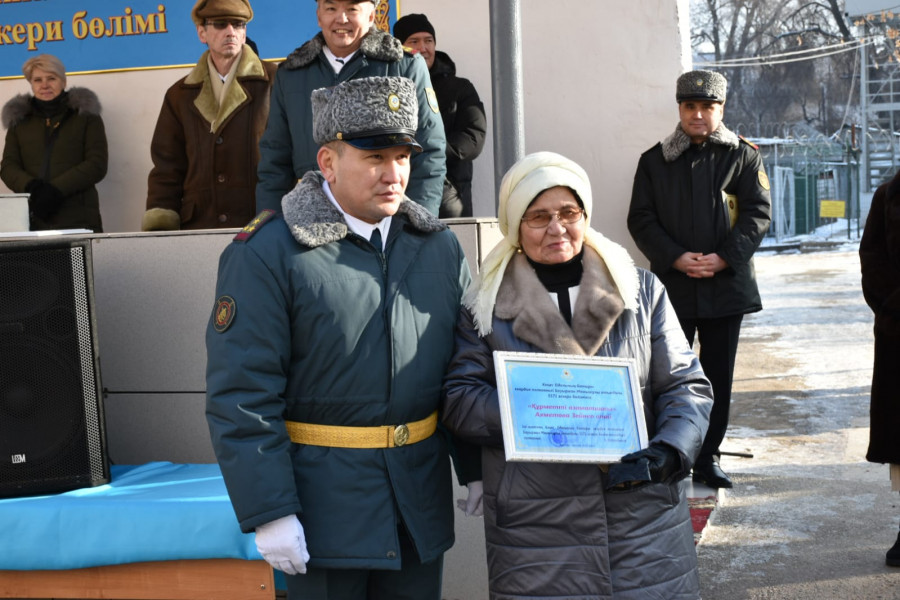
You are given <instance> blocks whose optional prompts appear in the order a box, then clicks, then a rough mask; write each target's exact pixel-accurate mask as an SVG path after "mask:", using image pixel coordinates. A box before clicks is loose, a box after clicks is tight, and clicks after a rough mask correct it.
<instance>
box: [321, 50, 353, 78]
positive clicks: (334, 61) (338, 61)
mask: <svg viewBox="0 0 900 600" xmlns="http://www.w3.org/2000/svg"><path fill="white" fill-rule="evenodd" d="M322 51H323V52H324V53H325V57H326V58H327V59H328V64H330V65H331V68H332V69H334V72H335V74H337V73H340V72H341V69H343V68H344V65H345V64H347V63H348V62H350V59H351V58H353V55H354V54H356V53H357V52H359V50H354V51H353V52H351V53H350V54H348V55H347V56H342V57H340V58H338V57H337V56H335V55H334V52H332V51H331V50H329V48H328V46H325V47H324V48H322Z"/></svg>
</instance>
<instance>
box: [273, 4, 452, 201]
mask: <svg viewBox="0 0 900 600" xmlns="http://www.w3.org/2000/svg"><path fill="white" fill-rule="evenodd" d="M307 2H308V0H307ZM376 4H379V3H378V2H375V0H316V18H317V20H318V24H319V27H320V28H321V31H320V32H319V33H317V34H316V35H315V37H313V38H312V39H311V40H309V41H308V42H306V43H305V44H303V45H302V46H301V47H299V48H298V49H296V50H294V51H293V52H292V53H291V54H290V55H289V56H288V57H287V59H286V60H285V61H284V62H283V63H281V65H280V67H279V69H278V74H277V76H276V78H275V86H274V87H273V89H272V107H271V110H270V113H269V123H268V125H267V126H266V132H265V134H264V135H263V137H262V140H261V141H260V161H259V185H258V186H257V188H256V204H257V208H258V209H260V210H262V209H273V210H277V211H280V210H281V208H282V206H281V201H282V198H283V197H284V195H285V194H287V193H288V192H289V191H291V190H292V189H293V188H294V184H296V183H297V180H298V179H300V178H301V177H303V174H304V173H306V172H307V171H312V170H315V169H317V168H318V165H317V164H316V155H317V153H318V151H319V148H318V146H317V145H316V143H315V142H314V141H313V135H312V107H311V101H310V96H311V94H312V91H313V90H315V89H317V88H322V87H332V86H335V85H338V84H339V83H342V82H344V81H348V80H351V79H361V78H363V77H373V76H390V77H397V76H399V77H406V78H407V79H411V80H412V81H413V82H414V83H415V84H416V96H417V101H418V104H419V109H418V110H419V114H418V118H419V125H418V129H417V130H416V139H417V140H418V141H419V143H420V144H421V145H422V152H419V153H416V154H415V155H414V156H413V157H412V161H411V167H412V172H411V173H410V176H409V186H408V187H407V190H406V195H407V196H408V197H409V198H410V199H412V200H414V201H415V202H418V203H419V204H421V205H422V206H424V207H425V208H426V209H428V211H429V212H431V213H432V214H433V215H437V214H438V208H439V207H440V204H441V197H442V196H443V193H444V175H445V174H446V172H447V168H446V162H445V147H446V139H445V135H444V125H443V123H442V121H441V115H440V112H439V109H438V101H437V96H436V95H435V93H434V90H433V89H432V85H431V77H430V76H429V75H428V66H427V65H426V64H425V61H424V60H423V59H422V57H420V56H415V55H413V54H410V53H409V52H404V50H403V46H402V44H401V43H400V41H399V40H397V39H396V38H394V37H393V36H391V34H390V33H387V32H385V31H381V30H380V29H378V27H377V26H376V25H375V17H376ZM298 5H299V3H298ZM298 10H300V9H298Z"/></svg>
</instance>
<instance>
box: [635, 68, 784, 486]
mask: <svg viewBox="0 0 900 600" xmlns="http://www.w3.org/2000/svg"><path fill="white" fill-rule="evenodd" d="M726 87H727V82H726V81H725V78H724V77H723V76H722V75H720V74H719V73H714V72H712V71H690V72H688V73H684V74H683V75H681V77H679V78H678V82H677V85H676V94H675V99H676V101H677V102H678V112H679V116H680V122H679V123H678V125H677V126H676V127H675V131H674V132H673V133H672V134H671V135H669V136H668V137H667V138H666V139H665V140H663V141H662V142H661V143H659V144H656V145H655V146H654V147H653V148H651V149H650V150H648V151H647V152H645V153H644V154H643V155H641V158H640V161H639V162H638V168H637V172H636V173H635V175H634V188H633V190H632V195H631V207H630V208H629V211H628V230H629V231H630V232H631V237H633V238H634V241H635V243H636V244H637V246H638V248H640V250H641V252H643V253H644V255H645V256H646V257H647V258H648V259H649V260H650V269H651V270H652V271H653V272H654V273H655V274H656V275H657V276H658V277H659V278H660V279H661V280H662V282H663V283H664V284H665V286H666V289H667V291H668V292H669V297H670V299H671V300H672V305H673V306H674V307H675V312H676V313H677V314H678V319H679V321H680V322H681V327H682V329H683V330H684V334H685V336H686V337H687V340H688V343H689V344H691V345H693V343H694V337H695V335H696V336H697V337H698V339H699V341H700V364H701V365H703V371H704V372H705V373H706V376H707V377H708V378H709V380H710V383H712V387H713V396H714V398H713V400H714V403H713V409H712V413H711V414H710V419H709V431H708V432H707V434H706V438H705V439H704V441H703V447H702V448H701V449H700V456H699V457H698V458H697V462H696V463H695V464H694V473H693V478H694V481H699V482H701V483H705V484H707V485H709V486H711V487H715V488H721V487H725V488H730V487H731V486H732V483H731V480H730V479H729V478H728V475H726V474H725V473H724V472H723V471H722V469H721V468H720V467H719V464H718V463H719V455H720V451H719V445H720V444H721V443H722V440H723V439H724V438H725V430H726V429H727V427H728V413H729V407H730V404H731V383H732V378H733V374H734V361H735V356H736V355H737V345H738V336H739V334H740V329H741V320H742V319H743V316H744V315H745V314H747V313H751V312H755V311H758V310H762V302H761V300H760V297H759V290H758V288H757V287H756V277H755V275H754V271H753V253H754V252H755V251H756V249H757V247H759V244H760V242H762V239H763V236H764V235H765V234H766V230H768V228H769V222H770V221H771V212H772V202H771V199H770V197H769V179H768V177H767V176H766V172H765V169H764V168H763V163H762V158H761V156H760V154H759V150H758V149H757V147H756V146H755V145H753V144H751V143H750V142H748V141H747V140H745V139H743V138H740V137H739V136H737V135H735V134H734V133H732V132H731V131H729V130H728V128H727V127H725V125H724V124H722V118H723V114H724V105H725V92H726Z"/></svg>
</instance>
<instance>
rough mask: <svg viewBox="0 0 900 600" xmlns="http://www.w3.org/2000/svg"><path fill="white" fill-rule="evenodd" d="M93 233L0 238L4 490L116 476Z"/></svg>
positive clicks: (0, 493) (42, 489)
mask: <svg viewBox="0 0 900 600" xmlns="http://www.w3.org/2000/svg"><path fill="white" fill-rule="evenodd" d="M93 298H94V289H93V276H92V270H91V247H90V242H89V241H88V240H84V239H80V240H57V239H54V240H52V241H51V240H49V239H48V240H42V241H37V242H12V241H9V242H2V241H0V497H9V496H31V495H37V494H47V493H56V492H63V491H67V490H72V489H76V488H82V487H90V486H95V485H100V484H103V483H108V482H109V460H108V458H107V454H106V438H105V434H104V428H103V409H102V398H101V396H102V387H101V385H100V368H99V358H98V357H99V355H98V352H97V333H96V326H95V323H94V302H93Z"/></svg>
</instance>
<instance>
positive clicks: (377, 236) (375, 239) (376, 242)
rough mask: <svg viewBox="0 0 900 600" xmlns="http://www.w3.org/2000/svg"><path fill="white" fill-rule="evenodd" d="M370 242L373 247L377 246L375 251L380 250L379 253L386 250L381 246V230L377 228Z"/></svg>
mask: <svg viewBox="0 0 900 600" xmlns="http://www.w3.org/2000/svg"><path fill="white" fill-rule="evenodd" d="M369 242H370V243H371V244H372V245H373V246H375V249H376V250H378V251H379V252H381V251H383V250H384V247H383V246H382V244H381V230H380V229H378V228H377V227H376V228H375V230H374V231H373V232H372V237H370V238H369Z"/></svg>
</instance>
